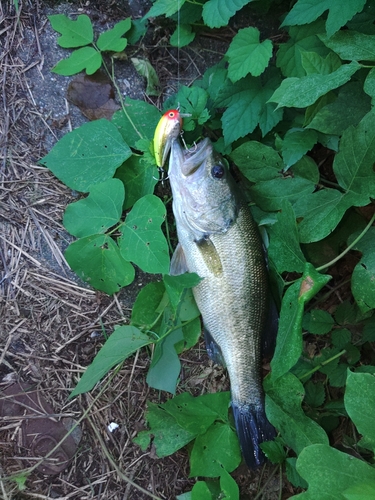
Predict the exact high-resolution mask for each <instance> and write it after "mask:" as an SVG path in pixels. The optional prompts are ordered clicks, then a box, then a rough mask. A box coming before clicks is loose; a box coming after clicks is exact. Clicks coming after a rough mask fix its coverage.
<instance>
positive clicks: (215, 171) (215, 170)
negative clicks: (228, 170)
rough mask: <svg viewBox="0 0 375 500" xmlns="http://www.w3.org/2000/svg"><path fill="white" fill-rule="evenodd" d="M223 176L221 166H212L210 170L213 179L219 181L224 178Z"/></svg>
mask: <svg viewBox="0 0 375 500" xmlns="http://www.w3.org/2000/svg"><path fill="white" fill-rule="evenodd" d="M224 174H225V169H224V167H223V165H220V164H218V165H214V166H213V167H212V168H211V175H212V177H214V178H215V179H221V178H222V177H224Z"/></svg>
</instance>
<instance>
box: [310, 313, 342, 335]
mask: <svg viewBox="0 0 375 500" xmlns="http://www.w3.org/2000/svg"><path fill="white" fill-rule="evenodd" d="M333 324H334V321H333V318H332V316H331V315H330V314H329V313H328V312H327V311H323V310H322V309H313V310H312V311H311V312H308V313H306V314H305V316H304V317H303V328H306V330H307V331H308V332H310V333H312V334H314V335H325V334H326V333H329V332H330V331H331V330H332V327H333Z"/></svg>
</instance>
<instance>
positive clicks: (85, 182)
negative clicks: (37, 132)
mask: <svg viewBox="0 0 375 500" xmlns="http://www.w3.org/2000/svg"><path fill="white" fill-rule="evenodd" d="M131 154H132V152H131V150H130V148H129V147H128V145H127V144H125V143H124V141H123V139H122V137H121V135H120V134H119V132H118V131H117V129H116V127H115V126H114V125H113V124H112V123H111V122H109V121H107V120H104V119H102V120H96V121H93V122H89V123H85V124H84V125H82V126H81V127H79V128H77V129H75V130H73V132H70V133H68V134H66V135H64V137H62V138H61V139H60V140H59V141H58V143H57V144H55V146H54V147H53V148H52V150H51V151H50V152H49V153H48V155H47V156H45V157H44V158H43V159H42V160H41V162H40V163H41V164H42V165H44V166H46V167H48V168H49V169H50V170H51V171H52V173H53V174H54V175H55V176H56V177H57V178H58V179H60V180H61V181H62V182H63V183H64V184H66V185H67V186H68V187H70V188H71V189H76V190H77V191H83V192H88V191H90V189H91V187H92V186H93V185H94V184H99V183H100V182H104V181H106V180H108V179H110V178H111V177H112V176H113V174H114V173H115V170H116V169H117V168H118V167H119V166H120V165H121V164H122V163H123V162H124V161H125V160H126V159H127V158H129V157H130V156H131Z"/></svg>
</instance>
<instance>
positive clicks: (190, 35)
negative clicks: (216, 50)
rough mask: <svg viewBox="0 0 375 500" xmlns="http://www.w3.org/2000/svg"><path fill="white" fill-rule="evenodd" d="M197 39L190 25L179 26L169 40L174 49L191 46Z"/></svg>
mask: <svg viewBox="0 0 375 500" xmlns="http://www.w3.org/2000/svg"><path fill="white" fill-rule="evenodd" d="M194 38H195V33H194V32H193V31H192V28H191V26H190V24H180V25H178V26H177V28H176V31H174V32H173V33H172V35H171V38H170V39H169V42H170V44H171V45H173V47H185V46H186V45H189V43H191V42H192V41H193V40H194Z"/></svg>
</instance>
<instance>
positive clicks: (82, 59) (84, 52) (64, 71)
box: [51, 47, 102, 76]
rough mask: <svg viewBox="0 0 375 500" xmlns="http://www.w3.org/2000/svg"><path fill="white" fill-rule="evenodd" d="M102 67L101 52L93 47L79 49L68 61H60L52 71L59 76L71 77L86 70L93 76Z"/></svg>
mask: <svg viewBox="0 0 375 500" xmlns="http://www.w3.org/2000/svg"><path fill="white" fill-rule="evenodd" d="M101 65H102V56H101V54H100V52H98V51H97V50H95V49H94V48H93V47H82V48H81V49H77V50H75V51H74V52H72V54H71V55H70V56H69V57H67V58H66V59H62V60H61V61H59V62H58V63H57V64H56V66H54V67H53V68H52V69H51V71H52V72H53V73H57V74H58V75H63V76H70V75H76V74H77V73H80V72H81V71H83V70H84V69H85V70H86V73H87V74H88V75H92V74H94V73H95V71H97V70H98V69H99V68H100V66H101Z"/></svg>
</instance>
